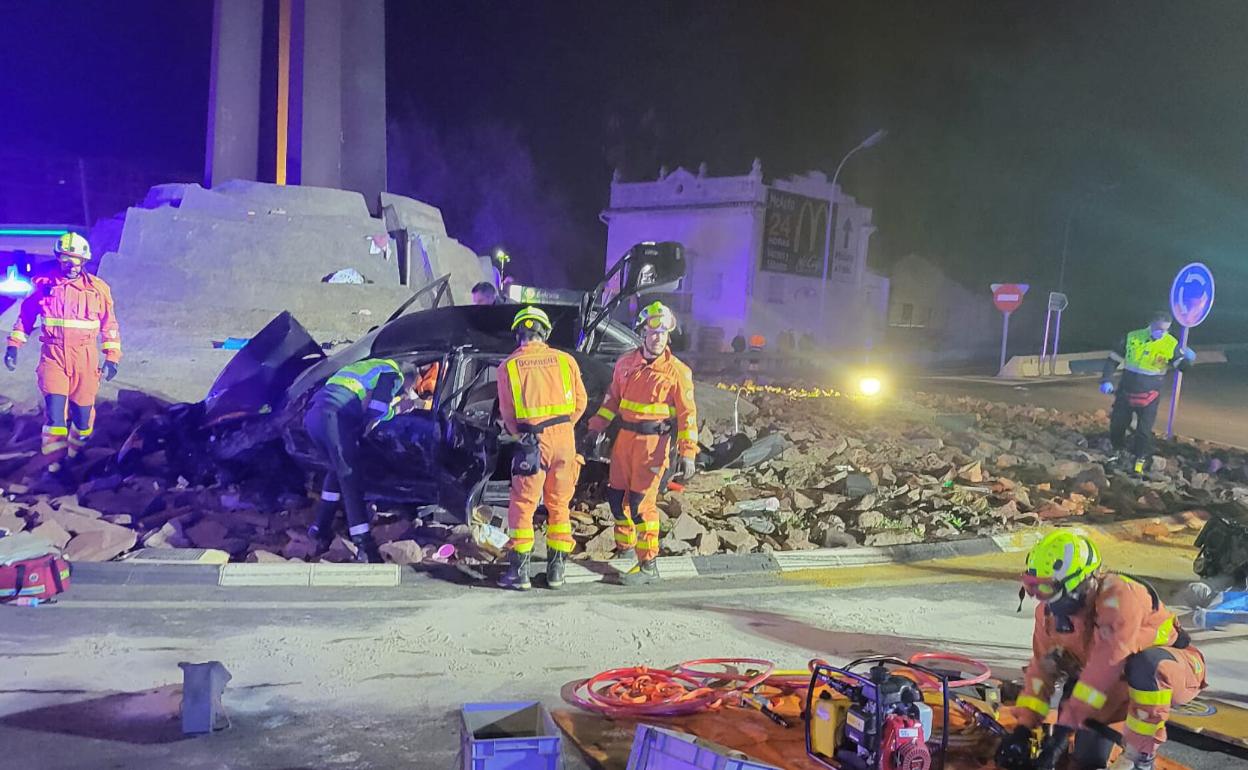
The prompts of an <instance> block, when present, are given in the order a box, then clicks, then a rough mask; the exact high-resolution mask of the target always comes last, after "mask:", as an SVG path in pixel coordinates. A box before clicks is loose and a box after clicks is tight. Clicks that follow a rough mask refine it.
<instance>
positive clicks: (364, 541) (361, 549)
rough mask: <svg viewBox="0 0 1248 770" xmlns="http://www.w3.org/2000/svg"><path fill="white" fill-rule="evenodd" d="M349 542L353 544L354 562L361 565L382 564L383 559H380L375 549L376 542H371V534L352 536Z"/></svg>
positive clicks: (379, 554)
mask: <svg viewBox="0 0 1248 770" xmlns="http://www.w3.org/2000/svg"><path fill="white" fill-rule="evenodd" d="M351 542H352V543H355V548H356V551H355V560H356V561H358V562H360V563H362V564H384V563H385V561H386V560H385V559H383V558H381V551H379V550H378V549H377V541H376V540H373V534H372V533H371V532H365V533H364V534H362V535H352V536H351Z"/></svg>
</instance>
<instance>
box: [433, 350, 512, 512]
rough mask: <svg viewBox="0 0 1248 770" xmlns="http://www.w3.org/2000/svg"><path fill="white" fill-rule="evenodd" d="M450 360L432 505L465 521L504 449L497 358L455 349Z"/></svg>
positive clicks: (492, 476) (441, 408)
mask: <svg viewBox="0 0 1248 770" xmlns="http://www.w3.org/2000/svg"><path fill="white" fill-rule="evenodd" d="M451 360H452V366H451V370H452V371H453V372H455V376H454V377H452V378H450V379H448V381H447V383H446V385H445V392H444V395H443V396H442V398H441V400H440V401H439V403H438V425H439V427H440V429H441V431H442V434H441V440H440V441H439V442H438V446H437V457H436V466H437V471H436V473H437V477H438V504H439V505H440V506H441V507H442V508H444V509H445V510H447V511H448V512H450V513H452V514H453V515H455V516H459V517H462V519H463V520H464V521H467V520H468V515H469V512H470V510H471V509H472V508H473V507H474V506H475V505H477V504H478V503H480V502H482V500H483V499H486V497H487V487H489V486H490V482H491V481H495V480H496V479H495V476H496V475H498V471H499V468H500V462H501V456H502V455H503V454H504V452H503V447H502V444H503V437H502V434H503V431H502V428H501V426H500V425H499V422H498V382H497V379H496V369H497V367H498V364H499V361H500V360H501V359H500V357H498V356H491V355H485V354H474V353H467V352H464V351H463V350H459V351H456V352H455V353H453V354H452V357H451ZM500 481H501V483H504V484H505V483H506V482H505V479H503V480H500ZM489 502H496V501H489Z"/></svg>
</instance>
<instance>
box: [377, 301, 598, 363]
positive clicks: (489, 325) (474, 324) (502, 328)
mask: <svg viewBox="0 0 1248 770" xmlns="http://www.w3.org/2000/svg"><path fill="white" fill-rule="evenodd" d="M521 307H522V306H521V305H453V306H451V307H441V308H435V309H433V310H422V311H419V312H416V313H409V314H407V315H404V316H400V317H399V318H396V319H394V320H393V321H391V322H390V323H387V324H385V325H384V326H382V327H381V328H380V329H378V330H377V337H376V338H375V339H374V340H373V346H372V354H373V355H374V356H379V357H389V356H395V355H401V354H404V353H410V352H412V351H416V350H450V349H452V348H458V347H462V346H465V345H467V346H470V347H472V348H474V349H476V350H480V351H482V352H486V353H502V354H506V353H510V352H511V351H513V350H515V347H516V341H515V338H514V336H513V335H512V332H511V322H512V319H514V318H515V315H516V313H517V312H518V311H519V310H520V308H521ZM533 307H540V308H541V309H542V310H544V311H546V314H547V315H548V316H549V317H550V322H551V324H552V325H553V326H554V329H553V330H552V332H551V335H550V339H549V342H550V344H551V345H553V346H554V347H557V348H563V349H565V350H572V349H574V348H575V347H576V342H577V337H578V336H579V334H580V308H578V307H576V306H574V305H534V306H533Z"/></svg>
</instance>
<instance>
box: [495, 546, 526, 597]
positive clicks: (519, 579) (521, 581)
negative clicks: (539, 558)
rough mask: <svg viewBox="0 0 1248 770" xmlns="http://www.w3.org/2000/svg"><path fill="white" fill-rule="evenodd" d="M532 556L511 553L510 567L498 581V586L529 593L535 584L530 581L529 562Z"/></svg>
mask: <svg viewBox="0 0 1248 770" xmlns="http://www.w3.org/2000/svg"><path fill="white" fill-rule="evenodd" d="M530 558H531V556H530V555H529V554H527V553H517V552H516V551H512V552H511V557H510V562H509V563H510V565H511V566H509V567H508V568H507V571H506V572H505V573H503V576H502V577H501V578H499V579H498V584H499V585H500V586H502V587H503V588H514V589H516V590H517V591H527V590H529V589H530V588H532V587H533V583H532V582H531V581H530V580H529V560H530Z"/></svg>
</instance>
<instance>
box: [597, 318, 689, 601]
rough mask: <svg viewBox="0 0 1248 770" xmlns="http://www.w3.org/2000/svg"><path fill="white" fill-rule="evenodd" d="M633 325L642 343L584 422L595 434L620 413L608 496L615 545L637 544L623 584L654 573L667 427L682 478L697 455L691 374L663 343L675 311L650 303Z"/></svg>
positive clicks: (620, 548)
mask: <svg viewBox="0 0 1248 770" xmlns="http://www.w3.org/2000/svg"><path fill="white" fill-rule="evenodd" d="M637 326H638V328H639V330H640V332H641V336H642V346H641V347H640V348H639V349H637V350H635V351H633V352H632V353H629V354H627V355H625V356H623V357H622V358H620V360H619V361H617V362H616V364H615V374H614V375H613V376H612V378H611V386H610V387H609V388H608V390H607V397H606V399H604V400H603V402H602V408H601V409H599V410H598V413H597V414H595V415H594V417H593V419H591V420H590V421H589V430H590V431H591V434H600V433H602V432H603V431H605V430H606V429H607V427H608V426H609V425H610V424H611V422H612V421H613V420H615V419H616V417H619V420H620V432H619V435H617V436H616V439H615V446H613V447H612V449H611V472H610V477H609V478H608V480H607V502H608V504H610V506H611V514H612V516H614V517H615V547H616V551H617V552H618V553H619V555H620V556H621V557H624V558H627V557H628V556H629V553H630V552H632V551H633V549H636V555H637V566H636V567H634V568H633V569H631V570H630V571H629V572H627V573H625V575H624V576H623V583H624V585H645V584H647V583H653V582H655V581H657V580H658V579H659V567H658V562H657V561H656V560H657V559H658V556H659V508H658V497H659V485H660V484H662V483H663V476H664V473H665V472H666V471H667V465H668V451H669V449H670V447H671V434H672V432H673V431H674V432H675V433H676V447H677V451H678V452H679V454H680V458H681V475H682V476H683V477H684V479H685V481H688V480H690V479H692V478H693V475H694V473H695V472H696V468H697V466H696V463H695V459H696V458H697V455H698V412H697V407H696V406H695V405H694V401H693V373H692V372H691V371H690V370H689V367H688V366H686V365H685V364H684V363H682V362H681V361H680V360H678V359H677V358H676V356H674V355H672V352H671V350H669V349H668V346H667V343H668V336H669V335H670V334H671V333H672V331H673V330H674V329H675V328H676V316H675V314H674V313H672V311H671V310H670V309H668V307H667V306H665V305H663V304H662V303H660V302H654V303H652V304H650V305H647V306H646V307H645V308H644V309H643V310H642V311H641V314H640V315H639V316H638V318H637Z"/></svg>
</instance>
